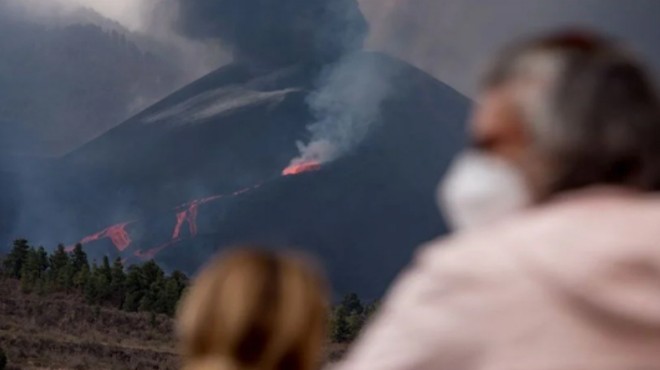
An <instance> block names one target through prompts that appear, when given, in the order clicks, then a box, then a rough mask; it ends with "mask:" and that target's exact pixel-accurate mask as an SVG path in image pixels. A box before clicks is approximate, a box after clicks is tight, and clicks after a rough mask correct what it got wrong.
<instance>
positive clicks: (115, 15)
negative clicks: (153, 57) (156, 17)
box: [63, 0, 158, 29]
mask: <svg viewBox="0 0 660 370" xmlns="http://www.w3.org/2000/svg"><path fill="white" fill-rule="evenodd" d="M63 1H65V2H67V3H71V4H80V5H83V6H86V7H89V8H91V9H94V10H96V11H97V12H99V13H101V14H102V15H104V16H106V17H108V18H111V19H114V20H117V21H119V22H120V23H122V24H123V25H124V26H126V27H128V28H130V29H137V28H139V27H140V26H141V24H142V22H141V20H142V14H143V13H142V12H143V11H144V9H145V6H146V5H148V4H149V3H150V1H152V0H63ZM156 1H158V0H156Z"/></svg>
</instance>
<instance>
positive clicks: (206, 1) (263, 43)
mask: <svg viewBox="0 0 660 370" xmlns="http://www.w3.org/2000/svg"><path fill="white" fill-rule="evenodd" d="M170 1H175V2H176V5H177V7H178V20H177V22H176V27H177V29H179V30H180V31H181V32H182V34H183V35H185V36H187V37H190V38H196V39H216V40H219V41H220V42H222V43H223V44H224V45H225V46H227V47H229V48H230V49H231V50H232V52H233V55H234V60H238V61H249V62H254V63H261V64H270V65H281V64H288V63H294V62H299V61H305V60H317V61H321V62H327V61H330V60H335V59H337V58H338V57H340V56H342V55H344V54H346V53H347V52H350V51H353V50H357V49H359V48H360V47H361V46H362V42H363V40H364V39H365V37H366V33H367V23H366V21H365V19H364V17H363V15H362V12H361V11H360V8H359V6H358V4H357V1H356V0H333V1H330V0H277V1H275V0H267V1H255V0H251V1H246V0H196V1H189V0H170Z"/></svg>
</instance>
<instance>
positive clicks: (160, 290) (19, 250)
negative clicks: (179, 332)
mask: <svg viewBox="0 0 660 370" xmlns="http://www.w3.org/2000/svg"><path fill="white" fill-rule="evenodd" d="M0 275H1V276H2V277H3V278H5V279H15V280H19V281H20V287H21V291H22V292H23V293H26V294H38V295H47V294H52V293H60V292H64V293H70V294H80V295H82V296H84V298H85V301H86V302H87V303H88V304H92V305H101V306H105V307H114V308H117V309H121V310H124V311H129V312H137V311H145V312H152V313H154V314H167V315H170V316H172V315H173V314H174V312H175V309H176V305H177V302H178V301H179V299H180V298H181V295H182V293H183V290H184V289H185V288H186V286H187V285H188V277H187V276H186V275H185V274H183V273H182V272H179V271H175V272H173V273H172V274H171V275H169V276H167V275H166V274H165V272H164V271H163V269H162V268H161V267H160V266H158V264H156V262H154V261H149V262H146V263H144V264H142V265H132V266H130V267H129V268H128V269H125V268H124V264H123V262H122V260H121V259H119V258H117V259H116V260H115V261H114V262H113V263H112V264H111V263H110V260H109V259H108V257H104V258H103V260H102V262H101V264H100V265H97V263H96V262H92V263H91V264H90V263H89V261H88V259H87V254H86V253H85V251H84V250H83V248H82V246H81V245H80V244H78V245H76V246H75V248H74V249H73V251H71V252H67V251H66V249H65V248H64V246H63V245H59V246H58V247H57V248H56V249H55V251H54V252H52V253H51V254H48V253H47V252H46V250H45V249H44V248H43V247H39V248H35V247H33V246H30V245H29V242H28V241H27V240H24V239H19V240H16V241H14V244H13V247H12V249H11V252H10V253H9V254H8V255H7V256H6V257H5V258H4V259H3V261H2V265H1V270H0Z"/></svg>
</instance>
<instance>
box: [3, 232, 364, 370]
mask: <svg viewBox="0 0 660 370" xmlns="http://www.w3.org/2000/svg"><path fill="white" fill-rule="evenodd" d="M188 284H189V279H188V277H187V276H185V275H184V274H183V273H181V272H178V271H174V272H172V273H170V274H167V273H165V272H164V271H163V269H162V268H161V267H160V266H159V265H158V264H157V263H155V262H154V261H149V262H146V263H144V264H142V265H131V266H129V267H128V268H125V266H124V265H123V262H122V261H121V260H120V259H117V260H115V261H114V262H112V263H111V262H110V261H109V259H108V258H107V257H106V258H103V259H102V261H101V262H100V263H97V262H96V261H92V262H90V261H89V260H88V257H87V254H86V253H85V251H84V250H83V248H82V246H81V245H76V246H75V247H73V248H70V250H67V248H65V247H64V246H63V245H59V246H58V247H57V248H56V249H55V250H54V251H53V252H52V253H48V252H47V251H46V250H45V248H43V247H38V248H37V247H33V246H31V245H30V243H29V242H28V241H27V240H23V239H20V240H16V241H15V242H14V243H13V245H12V248H11V252H10V253H9V254H7V255H5V256H0V369H2V366H1V365H2V359H3V354H5V357H6V358H7V361H8V364H9V366H10V367H9V368H12V369H13V368H20V369H25V368H40V369H44V368H46V369H60V368H75V369H176V368H178V366H179V365H178V363H179V362H178V361H179V359H178V355H177V351H176V341H175V335H174V330H173V319H172V316H173V315H174V313H175V311H176V307H177V304H178V301H179V299H180V298H181V296H182V294H183V292H184V291H185V289H186V287H187V286H188ZM376 307H377V305H376V303H371V304H365V303H363V302H362V301H361V300H360V299H359V297H358V296H357V295H356V294H348V295H346V296H345V297H344V298H343V299H342V300H341V301H340V302H338V303H337V304H336V305H334V307H333V309H332V310H331V312H329V315H330V316H329V331H328V335H329V338H328V347H327V359H328V360H329V361H332V360H335V359H337V358H339V357H341V355H342V353H343V352H344V351H345V349H346V346H347V345H348V343H350V342H351V341H353V340H354V339H355V337H356V336H357V335H358V334H359V332H360V330H361V329H362V327H363V326H364V324H365V323H366V322H367V320H368V319H369V317H370V316H371V315H372V314H373V313H374V312H375V310H376Z"/></svg>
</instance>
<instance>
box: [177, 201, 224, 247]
mask: <svg viewBox="0 0 660 370" xmlns="http://www.w3.org/2000/svg"><path fill="white" fill-rule="evenodd" d="M219 198H222V195H215V196H212V197H208V198H203V199H197V200H193V201H192V202H190V203H186V204H184V205H182V206H180V207H177V208H183V210H182V211H180V212H177V214H176V225H174V231H173V232H172V239H179V237H180V236H181V228H183V224H184V223H186V222H187V223H188V231H189V232H190V236H192V237H195V236H197V214H198V212H199V206H200V205H202V204H205V203H208V202H212V201H214V200H216V199H219Z"/></svg>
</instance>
